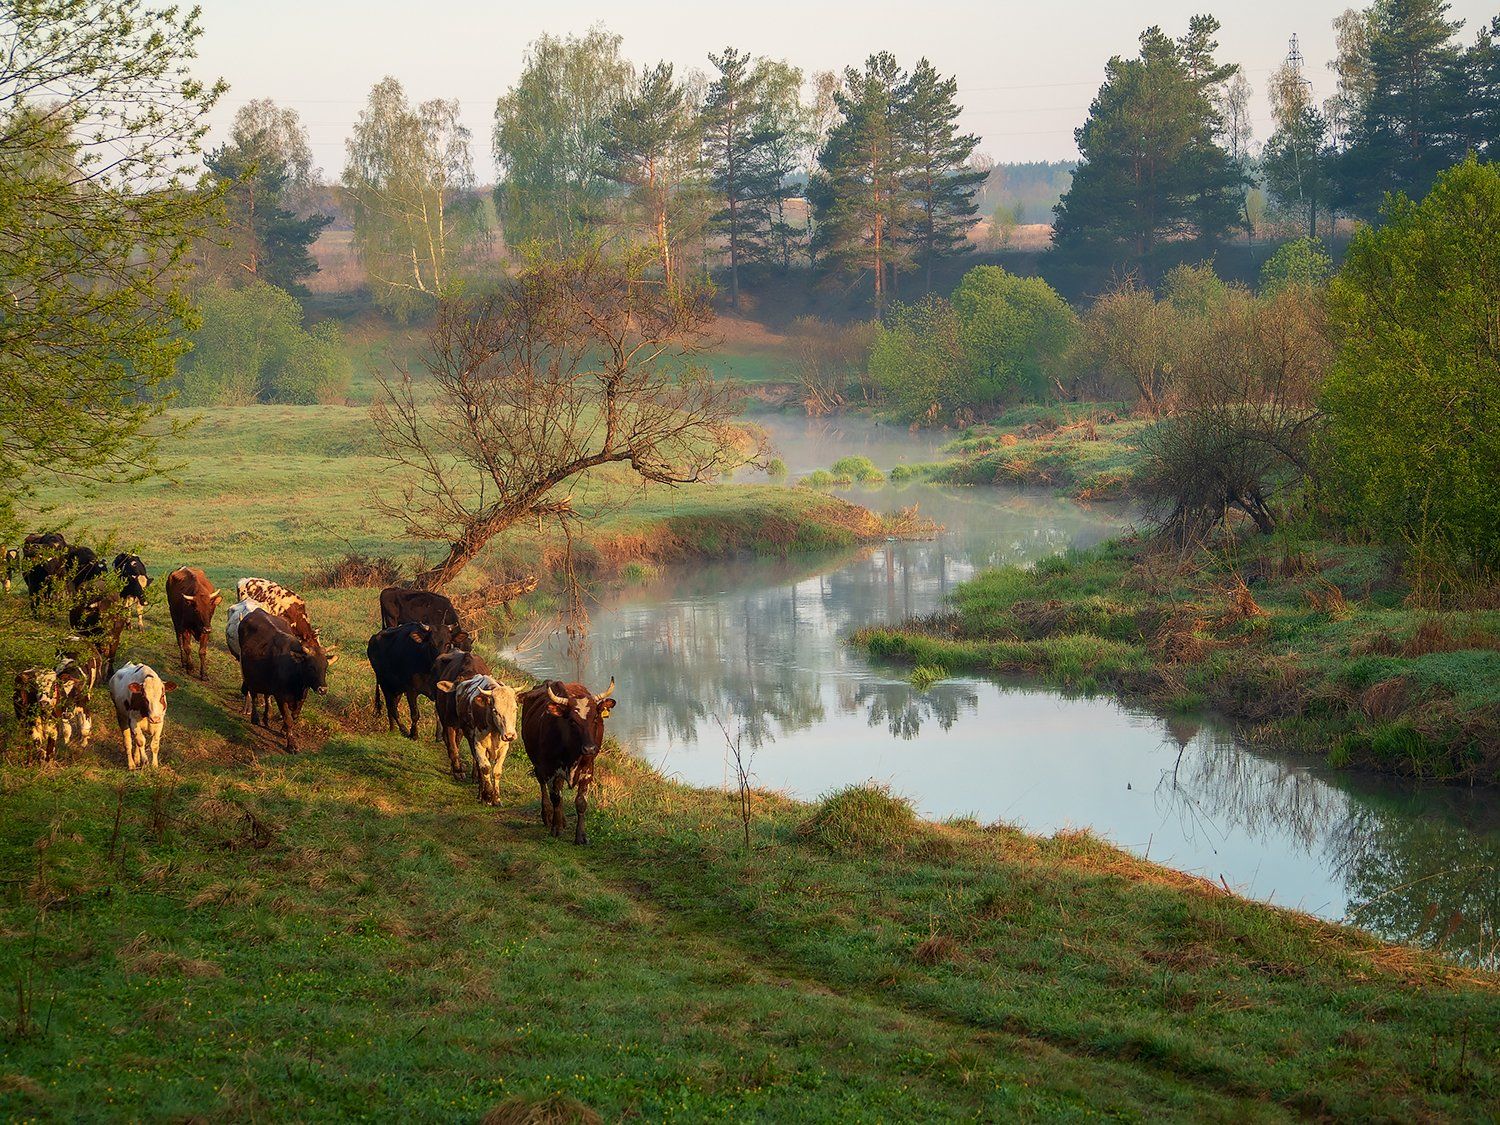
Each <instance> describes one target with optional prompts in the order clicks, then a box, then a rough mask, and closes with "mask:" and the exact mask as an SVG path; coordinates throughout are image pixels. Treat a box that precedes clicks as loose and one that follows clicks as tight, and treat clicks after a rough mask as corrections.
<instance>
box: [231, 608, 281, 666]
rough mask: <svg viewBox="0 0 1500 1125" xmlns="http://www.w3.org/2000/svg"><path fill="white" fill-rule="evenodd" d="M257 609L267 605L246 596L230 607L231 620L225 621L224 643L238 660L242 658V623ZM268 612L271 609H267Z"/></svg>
mask: <svg viewBox="0 0 1500 1125" xmlns="http://www.w3.org/2000/svg"><path fill="white" fill-rule="evenodd" d="M257 609H266V607H265V606H263V605H261V603H260V602H258V601H256V600H255V599H254V598H246V599H245V600H244V601H238V602H235V603H234V604H233V605H232V606H230V607H229V620H228V621H226V622H225V623H224V644H225V646H226V647H227V648H228V649H229V652H230V655H232V656H233V657H234V658H235V659H236V660H238V659H239V658H240V625H241V623H243V622H244V620H245V618H247V617H249V616H250V615H251V614H252V613H254V612H255V611H256V610H257ZM266 612H267V613H270V612H271V611H270V610H266Z"/></svg>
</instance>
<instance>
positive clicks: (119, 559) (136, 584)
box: [111, 552, 151, 629]
mask: <svg viewBox="0 0 1500 1125" xmlns="http://www.w3.org/2000/svg"><path fill="white" fill-rule="evenodd" d="M111 568H112V569H113V570H114V572H115V576H116V577H118V578H119V579H120V583H121V585H120V600H121V601H122V602H124V603H125V608H126V609H134V610H135V625H136V628H137V629H139V628H141V627H142V626H144V625H145V624H146V587H148V586H150V585H151V575H150V574H148V573H147V572H146V564H145V563H144V562H142V561H141V556H140V555H131V554H126V553H125V552H121V553H120V554H118V555H116V556H115V558H114V562H113V563H112V564H111Z"/></svg>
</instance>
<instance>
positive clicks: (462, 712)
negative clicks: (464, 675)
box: [437, 676, 516, 805]
mask: <svg viewBox="0 0 1500 1125" xmlns="http://www.w3.org/2000/svg"><path fill="white" fill-rule="evenodd" d="M437 709H438V714H439V716H442V717H444V719H445V720H446V721H445V724H444V726H443V741H444V743H445V744H446V745H447V748H448V758H449V760H450V761H451V762H453V763H455V764H456V763H457V761H458V736H459V734H460V733H462V734H463V736H464V737H465V738H467V739H468V740H469V751H470V753H472V754H473V755H474V775H475V779H476V780H477V781H478V782H479V799H480V800H481V801H483V802H484V803H485V804H489V805H497V804H499V803H500V771H501V770H503V769H504V768H505V755H506V754H507V753H508V752H509V751H510V744H511V743H512V742H513V741H515V737H516V693H515V690H514V689H513V688H509V687H507V686H506V685H505V684H502V683H501V682H500V681H499V680H497V679H495V678H494V677H493V676H470V677H469V678H468V679H466V680H460V681H459V682H458V683H457V684H455V683H454V682H453V681H452V680H440V681H438V683H437ZM455 772H457V770H455Z"/></svg>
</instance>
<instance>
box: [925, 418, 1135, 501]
mask: <svg viewBox="0 0 1500 1125" xmlns="http://www.w3.org/2000/svg"><path fill="white" fill-rule="evenodd" d="M1151 424H1152V423H1150V422H1147V421H1144V420H1142V419H1138V418H1126V417H1122V416H1121V415H1120V414H1118V413H1116V412H1115V411H1114V410H1113V409H1111V408H1110V406H1109V405H1108V404H1104V405H1102V406H1093V407H1080V406H1077V405H1069V406H1067V407H1051V408H1034V409H1032V410H1028V411H1019V412H1012V413H1010V414H1008V415H1006V416H1005V417H1004V418H1002V419H1000V420H999V421H997V422H995V423H992V424H990V425H984V426H975V427H972V428H971V429H969V430H967V431H965V433H964V436H963V437H961V438H959V439H958V440H957V441H954V442H952V443H950V444H949V445H947V446H946V447H944V452H948V453H954V454H957V455H958V456H957V457H956V458H955V459H953V460H949V461H945V462H941V463H939V464H938V465H937V466H936V467H935V468H933V469H932V470H931V472H930V476H931V477H932V479H934V480H938V481H943V482H946V483H950V484H975V485H985V484H1017V485H1033V486H1045V487H1050V488H1056V489H1058V490H1059V491H1062V492H1065V493H1067V494H1068V495H1070V496H1072V497H1073V498H1074V499H1078V500H1085V501H1087V500H1117V499H1121V498H1123V497H1126V496H1129V495H1130V494H1131V491H1132V488H1133V486H1134V482H1135V478H1136V474H1137V473H1138V472H1139V470H1140V465H1141V459H1142V455H1141V450H1140V444H1139V441H1140V437H1141V434H1142V432H1143V430H1144V429H1145V428H1146V427H1147V426H1149V425H1151Z"/></svg>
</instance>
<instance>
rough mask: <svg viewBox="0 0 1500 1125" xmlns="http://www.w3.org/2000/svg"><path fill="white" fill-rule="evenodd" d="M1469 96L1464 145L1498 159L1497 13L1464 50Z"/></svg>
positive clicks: (1499, 66) (1499, 47)
mask: <svg viewBox="0 0 1500 1125" xmlns="http://www.w3.org/2000/svg"><path fill="white" fill-rule="evenodd" d="M1464 77H1465V80H1466V82H1467V84H1468V91H1469V96H1468V100H1467V104H1466V106H1465V113H1464V115H1463V117H1464V121H1463V138H1462V139H1463V143H1464V147H1465V148H1467V149H1469V150H1471V151H1473V152H1474V153H1476V154H1477V155H1478V156H1479V157H1480V158H1481V159H1483V160H1500V16H1496V17H1495V18H1494V19H1493V20H1492V21H1490V25H1489V26H1488V27H1483V28H1480V30H1479V37H1478V39H1477V40H1476V41H1475V43H1474V46H1472V47H1470V48H1469V49H1468V50H1467V51H1466V52H1464Z"/></svg>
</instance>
